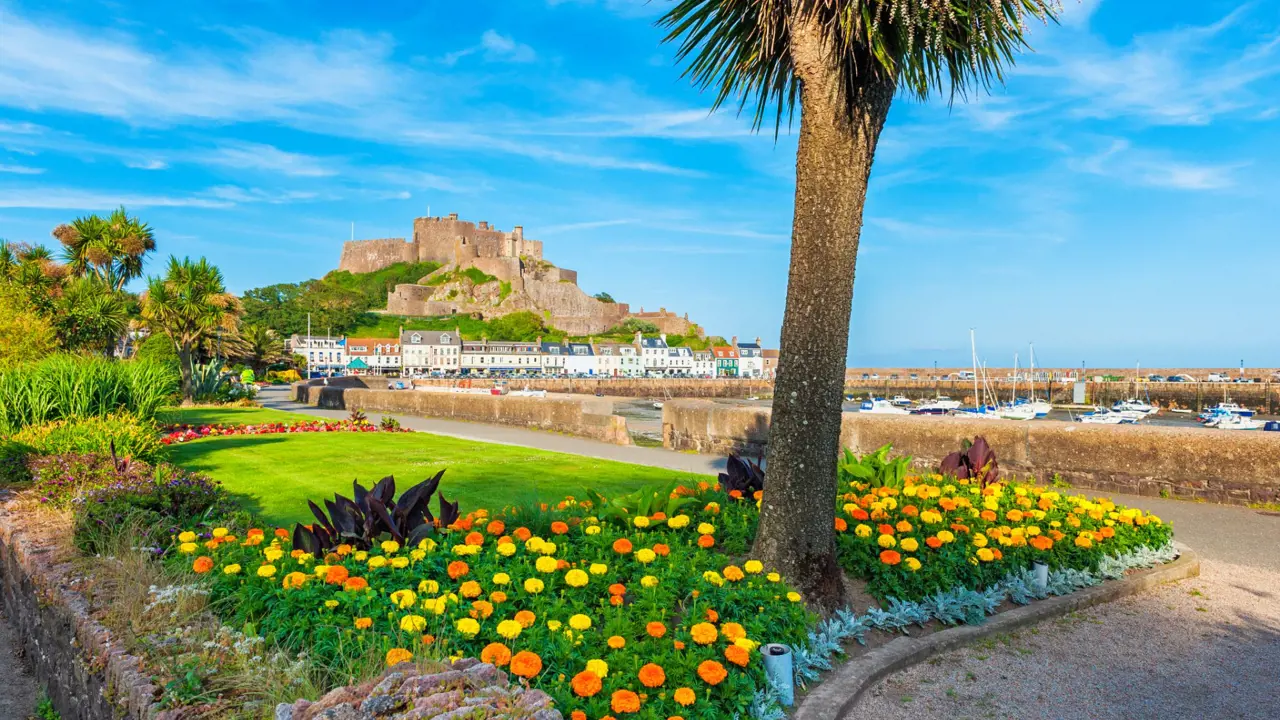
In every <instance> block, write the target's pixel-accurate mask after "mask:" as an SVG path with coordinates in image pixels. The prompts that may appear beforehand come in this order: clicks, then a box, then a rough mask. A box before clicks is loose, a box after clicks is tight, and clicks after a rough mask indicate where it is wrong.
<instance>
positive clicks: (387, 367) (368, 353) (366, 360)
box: [347, 338, 401, 375]
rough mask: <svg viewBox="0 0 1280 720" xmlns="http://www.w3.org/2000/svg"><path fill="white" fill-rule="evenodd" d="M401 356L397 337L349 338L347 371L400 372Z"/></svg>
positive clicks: (369, 372)
mask: <svg viewBox="0 0 1280 720" xmlns="http://www.w3.org/2000/svg"><path fill="white" fill-rule="evenodd" d="M400 358H401V355H400V341H399V340H398V339H397V338H347V371H348V372H350V373H352V374H355V375H394V374H399V372H400Z"/></svg>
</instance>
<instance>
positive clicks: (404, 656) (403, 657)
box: [387, 648, 413, 667]
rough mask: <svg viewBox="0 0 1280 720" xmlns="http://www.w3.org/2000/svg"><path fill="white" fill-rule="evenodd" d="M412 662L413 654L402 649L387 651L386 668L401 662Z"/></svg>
mask: <svg viewBox="0 0 1280 720" xmlns="http://www.w3.org/2000/svg"><path fill="white" fill-rule="evenodd" d="M412 660H413V653H411V652H409V651H408V650H405V649H404V648H391V649H390V650H388V651H387V667H391V666H392V665H399V664H400V663H402V662H410V661H412Z"/></svg>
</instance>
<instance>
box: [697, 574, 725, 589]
mask: <svg viewBox="0 0 1280 720" xmlns="http://www.w3.org/2000/svg"><path fill="white" fill-rule="evenodd" d="M702 579H703V580H706V581H707V582H709V583H711V584H712V585H715V586H717V587H722V586H723V585H724V578H723V577H721V576H720V573H718V572H716V571H715V570H707V571H706V572H704V573H702Z"/></svg>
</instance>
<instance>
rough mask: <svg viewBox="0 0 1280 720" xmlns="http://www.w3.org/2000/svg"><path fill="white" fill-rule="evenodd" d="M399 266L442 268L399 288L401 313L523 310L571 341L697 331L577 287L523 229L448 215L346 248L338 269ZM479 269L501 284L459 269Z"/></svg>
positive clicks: (667, 315) (397, 311)
mask: <svg viewBox="0 0 1280 720" xmlns="http://www.w3.org/2000/svg"><path fill="white" fill-rule="evenodd" d="M399 262H437V263H440V264H441V267H440V268H439V269H438V270H436V271H435V272H433V273H432V274H431V275H428V276H427V277H424V278H422V279H420V280H419V281H418V282H417V283H415V284H405V285H397V286H396V287H395V289H394V290H392V291H391V292H390V293H389V294H388V295H387V312H388V313H391V314H394V315H417V316H439V315H452V314H460V313H461V314H471V315H479V316H480V317H485V318H489V317H497V316H501V315H506V314H508V313H513V312H519V311H522V310H528V311H532V312H535V313H538V314H541V315H542V316H543V317H544V319H545V320H546V322H547V324H548V325H551V326H552V327H555V328H558V329H560V330H563V331H564V332H566V333H568V334H570V335H593V334H597V333H601V332H604V331H605V330H608V329H610V328H613V327H616V326H618V325H620V324H621V323H623V322H625V321H626V320H628V319H630V318H637V319H640V320H644V321H646V322H651V323H653V324H654V325H656V326H657V327H658V330H659V331H660V332H663V333H667V334H688V333H689V332H690V331H694V330H695V329H696V327H697V326H696V325H694V324H693V323H691V322H690V321H689V316H688V315H687V314H686V315H684V316H683V317H682V316H679V315H676V314H675V313H671V312H667V309H666V308H661V309H660V310H659V311H657V312H645V311H644V308H640V311H639V312H634V313H633V312H631V308H630V306H629V305H627V304H626V303H608V302H602V301H600V300H597V299H595V298H594V297H591V296H590V295H588V294H586V293H585V292H583V291H582V289H581V288H579V287H578V273H577V272H575V271H573V270H567V269H565V268H561V267H556V266H555V265H553V264H551V263H550V262H547V261H546V260H545V259H544V258H543V257H542V242H541V241H539V240H528V239H526V238H525V236H524V228H522V227H521V226H519V225H517V226H515V228H514V229H513V230H512V231H511V232H504V231H502V230H499V229H497V228H495V227H493V226H491V225H490V224H489V223H487V222H484V221H481V222H480V223H473V222H468V221H466V220H459V219H458V215H457V213H453V214H450V215H449V216H448V217H443V218H440V217H420V218H417V219H415V220H414V221H413V239H412V240H405V239H404V238H384V239H379V240H355V241H352V242H347V243H344V244H343V246H342V259H341V261H340V262H339V263H338V269H339V270H347V271H349V272H353V273H368V272H374V271H376V270H380V269H382V268H384V267H387V266H389V265H393V264H395V263H399ZM469 268H475V269H477V270H479V271H481V272H483V273H484V274H486V275H489V276H492V277H493V278H494V279H493V280H491V281H485V282H482V283H479V284H477V283H475V282H473V281H472V280H471V279H469V278H467V277H466V276H464V275H461V274H460V273H459V272H458V271H460V270H467V269H469Z"/></svg>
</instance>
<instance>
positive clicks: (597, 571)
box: [587, 563, 609, 575]
mask: <svg viewBox="0 0 1280 720" xmlns="http://www.w3.org/2000/svg"><path fill="white" fill-rule="evenodd" d="M587 570H588V571H590V573H591V574H592V575H603V574H605V573H607V572H609V566H608V565H605V564H604V563H591V566H590V567H588V568H587Z"/></svg>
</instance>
